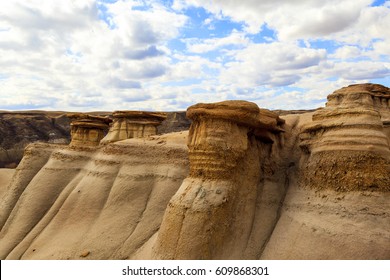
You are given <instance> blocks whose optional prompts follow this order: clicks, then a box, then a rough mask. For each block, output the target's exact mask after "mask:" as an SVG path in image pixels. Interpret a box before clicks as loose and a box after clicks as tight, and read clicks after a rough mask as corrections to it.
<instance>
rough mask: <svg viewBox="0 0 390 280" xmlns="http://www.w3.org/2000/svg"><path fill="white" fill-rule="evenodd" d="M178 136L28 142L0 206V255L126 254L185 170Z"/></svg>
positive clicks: (154, 222) (150, 226) (141, 239)
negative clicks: (92, 144)
mask: <svg viewBox="0 0 390 280" xmlns="http://www.w3.org/2000/svg"><path fill="white" fill-rule="evenodd" d="M180 134H181V133H179V135H178V136H175V137H174V138H175V140H174V141H173V143H172V144H170V143H169V141H166V138H164V139H158V140H148V141H145V140H136V139H133V140H127V141H123V142H118V143H116V144H112V145H110V146H106V147H103V148H101V149H98V150H95V149H79V150H77V149H69V148H68V147H66V146H63V147H61V146H56V147H53V145H51V149H50V148H49V145H48V144H33V145H32V146H30V147H29V149H28V150H27V151H26V154H25V157H24V158H23V160H22V162H21V164H20V165H19V167H18V169H17V171H16V174H15V178H14V180H15V181H16V182H15V184H13V189H12V191H9V192H8V193H7V195H6V196H5V197H4V201H3V204H2V212H1V220H0V221H1V222H2V224H3V223H4V226H3V228H2V231H1V235H0V238H1V241H2V242H1V244H0V248H1V249H0V252H1V258H2V259H4V258H6V257H7V258H12V259H15V258H16V259H18V258H26V259H31V258H32V259H77V258H81V256H84V257H87V258H92V259H125V258H128V257H129V256H131V254H133V253H134V252H135V251H136V250H137V249H138V248H139V247H141V246H142V245H143V244H144V243H145V242H146V241H147V240H148V239H149V238H151V237H152V236H153V234H154V233H155V232H156V231H157V230H158V228H159V225H160V223H161V218H162V215H163V213H164V210H165V207H166V205H167V203H168V201H169V199H170V198H171V197H172V195H173V194H174V193H175V192H176V190H177V188H178V187H179V186H180V184H181V181H182V180H183V179H184V178H185V176H186V175H187V172H188V159H187V154H186V146H185V145H183V144H178V143H177V139H178V138H180ZM27 177H28V178H27ZM43 182H44V183H43ZM59 228H60V230H58V229H59Z"/></svg>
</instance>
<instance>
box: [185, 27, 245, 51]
mask: <svg viewBox="0 0 390 280" xmlns="http://www.w3.org/2000/svg"><path fill="white" fill-rule="evenodd" d="M185 42H186V45H187V50H188V51H189V52H192V53H206V52H209V51H213V50H216V49H218V48H221V47H227V46H245V45H248V44H249V39H248V38H247V37H246V34H245V33H243V32H238V31H237V30H233V31H232V33H231V34H230V35H229V36H226V37H221V38H212V39H202V40H199V39H187V40H185Z"/></svg>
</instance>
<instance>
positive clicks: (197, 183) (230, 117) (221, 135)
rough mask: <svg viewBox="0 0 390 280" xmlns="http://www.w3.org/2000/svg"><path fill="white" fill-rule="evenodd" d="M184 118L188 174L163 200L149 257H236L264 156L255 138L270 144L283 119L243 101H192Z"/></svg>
mask: <svg viewBox="0 0 390 280" xmlns="http://www.w3.org/2000/svg"><path fill="white" fill-rule="evenodd" d="M187 117H188V118H190V119H191V120H192V121H193V122H192V124H191V127H190V131H189V136H188V148H189V160H190V174H189V176H188V177H187V178H186V179H185V180H184V181H183V183H182V185H181V187H180V189H179V190H178V192H177V193H176V194H175V195H174V196H173V198H172V199H171V201H170V202H169V204H168V207H167V209H166V212H165V215H164V219H163V222H162V224H161V228H160V231H159V234H158V237H157V241H156V244H155V247H154V257H155V258H162V259H215V258H235V257H238V256H240V254H242V253H243V252H244V251H245V246H243V243H242V242H240V241H242V239H243V238H248V236H249V235H250V233H251V227H250V226H248V225H243V223H244V224H245V222H243V221H244V220H245V219H247V218H248V217H245V215H248V212H249V213H250V212H251V211H250V210H249V209H251V210H252V214H253V213H254V212H255V211H254V207H255V204H253V202H255V201H256V196H257V186H258V184H259V181H260V180H261V172H260V169H261V166H262V161H264V160H265V159H264V157H266V152H265V151H266V149H263V148H264V147H262V146H261V144H260V143H259V142H262V141H265V142H266V143H268V145H271V144H272V143H273V142H274V141H275V140H276V138H277V137H278V136H277V135H278V134H279V133H280V132H282V131H283V130H282V129H281V125H282V124H283V123H284V121H283V120H282V119H280V118H279V117H278V116H277V115H276V114H274V113H272V112H270V111H267V110H260V109H259V108H258V107H257V105H256V104H254V103H250V102H245V101H225V102H220V103H214V104H197V105H194V106H191V107H189V108H188V110H187ZM250 202H252V203H250ZM249 220H250V219H249ZM237 228H241V231H237ZM238 247H241V248H238ZM233 252H236V253H233ZM238 252H240V253H238ZM236 254H237V255H236Z"/></svg>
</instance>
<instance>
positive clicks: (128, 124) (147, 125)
mask: <svg viewBox="0 0 390 280" xmlns="http://www.w3.org/2000/svg"><path fill="white" fill-rule="evenodd" d="M112 115H113V118H114V121H113V123H112V124H111V127H110V130H109V132H108V134H107V135H106V137H104V138H103V139H102V141H101V143H102V144H107V143H111V142H116V141H120V140H125V139H130V138H143V137H147V136H151V135H156V134H157V127H158V126H159V125H161V123H162V121H163V120H165V119H166V114H164V113H155V112H142V111H115V112H114V113H113V114H112Z"/></svg>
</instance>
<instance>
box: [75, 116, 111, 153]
mask: <svg viewBox="0 0 390 280" xmlns="http://www.w3.org/2000/svg"><path fill="white" fill-rule="evenodd" d="M67 116H68V117H69V118H70V119H71V124H70V126H71V131H70V134H71V136H72V141H71V142H70V146H80V147H89V146H97V145H99V144H100V141H101V140H102V139H103V137H104V136H105V135H106V134H107V131H108V128H109V124H110V123H111V122H112V120H111V119H110V118H108V117H101V116H92V115H88V114H81V113H69V114H67Z"/></svg>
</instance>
